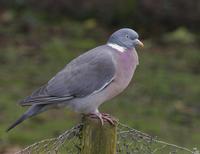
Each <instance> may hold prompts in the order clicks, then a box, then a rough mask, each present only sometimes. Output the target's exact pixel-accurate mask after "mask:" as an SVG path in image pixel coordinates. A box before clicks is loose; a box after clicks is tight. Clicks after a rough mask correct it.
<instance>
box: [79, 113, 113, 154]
mask: <svg viewBox="0 0 200 154" xmlns="http://www.w3.org/2000/svg"><path fill="white" fill-rule="evenodd" d="M83 123H84V126H83V130H82V148H81V154H116V143H117V126H113V125H111V124H109V123H108V122H105V123H104V125H103V126H102V125H101V123H100V121H99V120H97V119H92V118H89V117H85V118H84V119H83Z"/></svg>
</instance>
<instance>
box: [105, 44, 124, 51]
mask: <svg viewBox="0 0 200 154" xmlns="http://www.w3.org/2000/svg"><path fill="white" fill-rule="evenodd" d="M107 45H108V46H110V47H111V48H113V49H115V50H116V51H118V52H122V53H123V52H125V51H126V50H127V48H125V47H122V46H120V45H117V44H115V43H107Z"/></svg>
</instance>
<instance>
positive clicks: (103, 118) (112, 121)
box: [87, 113, 117, 126]
mask: <svg viewBox="0 0 200 154" xmlns="http://www.w3.org/2000/svg"><path fill="white" fill-rule="evenodd" d="M87 116H88V117H90V118H92V119H99V120H100V122H101V125H102V126H103V125H104V122H108V123H109V124H111V125H113V126H115V125H116V123H117V120H116V119H115V118H114V117H112V116H111V115H109V114H107V113H89V114H87Z"/></svg>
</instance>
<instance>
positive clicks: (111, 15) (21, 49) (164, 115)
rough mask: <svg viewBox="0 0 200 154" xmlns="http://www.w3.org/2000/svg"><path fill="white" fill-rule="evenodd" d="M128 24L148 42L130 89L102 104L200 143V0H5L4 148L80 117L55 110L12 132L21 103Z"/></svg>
mask: <svg viewBox="0 0 200 154" xmlns="http://www.w3.org/2000/svg"><path fill="white" fill-rule="evenodd" d="M123 27H129V28H133V29H134V30H136V31H137V32H138V33H139V35H140V38H141V40H143V42H144V44H145V48H143V49H138V54H139V57H140V65H139V67H138V69H137V71H136V73H135V76H134V79H133V82H132V83H131V85H130V86H129V88H128V89H127V90H126V91H125V92H124V93H123V94H121V95H120V96H118V97H117V98H115V99H113V100H111V101H109V102H107V103H105V104H104V105H102V107H101V108H100V110H101V111H103V112H108V113H110V114H112V115H114V116H115V117H117V118H118V119H119V120H120V121H121V123H124V124H127V125H129V126H131V127H133V128H136V129H139V130H141V131H145V132H147V133H149V134H151V135H152V136H158V137H159V138H161V139H163V140H165V141H169V142H172V143H175V144H179V145H182V146H187V147H189V148H194V147H198V148H200V144H199V143H200V133H199V132H200V120H199V119H200V51H199V49H200V46H199V40H200V37H199V34H200V30H199V27H200V1H199V0H116V1H115V0H109V1H108V0H101V1H100V0H87V1H81V0H41V1H38V0H15V1H14V0H0V153H12V152H13V151H17V150H19V149H21V148H22V147H24V146H27V145H29V144H31V143H34V142H35V141H38V140H41V139H44V138H49V137H52V136H57V135H58V134H60V133H61V132H63V131H64V130H66V129H69V128H70V127H72V126H73V125H75V124H76V123H78V121H79V115H77V114H76V113H74V112H72V111H70V110H69V109H62V110H52V111H49V112H47V113H43V114H41V115H39V116H37V117H35V118H32V119H30V120H27V121H26V122H24V123H23V124H22V125H21V126H19V127H17V128H16V129H14V130H13V131H12V132H9V133H5V131H4V130H5V129H6V127H7V126H8V125H9V124H10V123H12V122H13V121H14V120H15V119H16V118H17V117H18V116H20V114H22V113H23V112H24V111H25V109H24V108H21V107H20V106H19V105H18V104H17V102H18V101H19V100H20V99H23V98H24V97H25V96H26V95H29V94H30V93H31V92H32V91H33V90H34V89H35V88H37V87H38V86H40V85H42V84H44V83H45V82H47V81H48V80H49V79H50V78H51V77H52V76H53V75H54V74H55V73H56V72H57V71H59V70H60V69H61V68H62V67H63V66H64V65H65V64H66V63H68V62H69V61H70V60H72V59H73V58H75V57H76V56H78V55H80V54H81V53H83V52H85V51H87V50H89V49H91V48H93V47H95V46H98V45H101V44H104V43H105V42H106V41H107V38H108V37H109V35H110V34H111V33H112V32H113V31H115V30H117V29H119V28H123Z"/></svg>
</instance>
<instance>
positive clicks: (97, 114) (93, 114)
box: [87, 113, 104, 126]
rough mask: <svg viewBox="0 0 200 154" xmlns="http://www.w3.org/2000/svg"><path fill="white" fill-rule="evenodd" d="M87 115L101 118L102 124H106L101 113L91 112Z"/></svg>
mask: <svg viewBox="0 0 200 154" xmlns="http://www.w3.org/2000/svg"><path fill="white" fill-rule="evenodd" d="M87 116H88V117H90V118H93V119H99V120H100V122H101V125H102V126H103V125H104V120H103V118H102V115H101V113H90V114H88V115H87Z"/></svg>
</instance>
